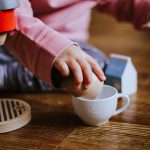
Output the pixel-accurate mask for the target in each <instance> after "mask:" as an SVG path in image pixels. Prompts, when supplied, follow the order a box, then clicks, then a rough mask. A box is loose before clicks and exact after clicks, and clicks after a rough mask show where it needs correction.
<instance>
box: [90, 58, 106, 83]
mask: <svg viewBox="0 0 150 150" xmlns="http://www.w3.org/2000/svg"><path fill="white" fill-rule="evenodd" d="M88 62H89V64H90V65H91V68H92V70H93V71H94V72H95V74H96V75H97V77H98V78H99V80H101V81H104V80H106V77H105V75H104V73H103V70H102V69H101V67H100V66H99V64H98V63H97V62H96V61H95V60H94V59H93V58H91V57H89V58H88Z"/></svg>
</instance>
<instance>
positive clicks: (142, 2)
mask: <svg viewBox="0 0 150 150" xmlns="http://www.w3.org/2000/svg"><path fill="white" fill-rule="evenodd" d="M97 1H98V4H99V5H98V8H99V10H100V11H101V12H106V13H108V14H111V15H113V16H115V17H116V18H117V19H118V20H119V21H129V22H132V23H133V24H134V26H135V27H136V28H137V29H142V27H143V25H144V24H146V23H147V22H148V21H150V0H97Z"/></svg>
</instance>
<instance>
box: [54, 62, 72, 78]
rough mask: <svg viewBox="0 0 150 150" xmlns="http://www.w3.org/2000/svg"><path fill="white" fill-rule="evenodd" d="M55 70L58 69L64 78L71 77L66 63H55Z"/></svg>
mask: <svg viewBox="0 0 150 150" xmlns="http://www.w3.org/2000/svg"><path fill="white" fill-rule="evenodd" d="M54 66H55V68H56V69H58V71H59V72H60V73H61V74H62V75H63V76H65V77H66V76H69V74H70V71H69V68H68V65H67V64H66V62H64V61H61V62H57V63H55V65H54Z"/></svg>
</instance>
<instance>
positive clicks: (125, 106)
mask: <svg viewBox="0 0 150 150" xmlns="http://www.w3.org/2000/svg"><path fill="white" fill-rule="evenodd" d="M118 98H122V100H123V102H124V104H123V106H122V107H121V108H119V109H118V110H116V111H115V112H114V113H113V116H114V115H117V114H120V113H122V112H124V111H125V110H126V109H127V107H128V106H129V103H130V98H129V96H128V95H124V94H118V95H117V99H118Z"/></svg>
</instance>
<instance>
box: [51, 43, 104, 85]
mask: <svg viewBox="0 0 150 150" xmlns="http://www.w3.org/2000/svg"><path fill="white" fill-rule="evenodd" d="M54 67H55V68H56V69H58V70H59V72H60V73H61V74H62V75H63V76H65V77H67V76H69V74H70V70H71V71H72V73H73V75H74V80H75V82H74V84H75V88H80V87H81V85H82V82H83V81H84V82H85V84H86V87H87V86H88V85H89V84H90V83H91V82H92V70H93V72H94V73H95V74H96V75H97V77H98V78H99V79H100V80H101V81H104V80H105V79H106V78H105V76H104V73H103V71H102V69H101V68H100V66H99V65H98V63H97V62H96V61H95V60H94V59H93V58H92V57H91V56H89V55H88V54H86V53H85V52H84V51H83V50H81V49H80V47H78V46H76V45H71V46H70V47H68V48H66V49H65V50H64V51H63V52H62V53H61V54H60V55H59V56H58V57H57V59H56V60H55V62H54Z"/></svg>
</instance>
